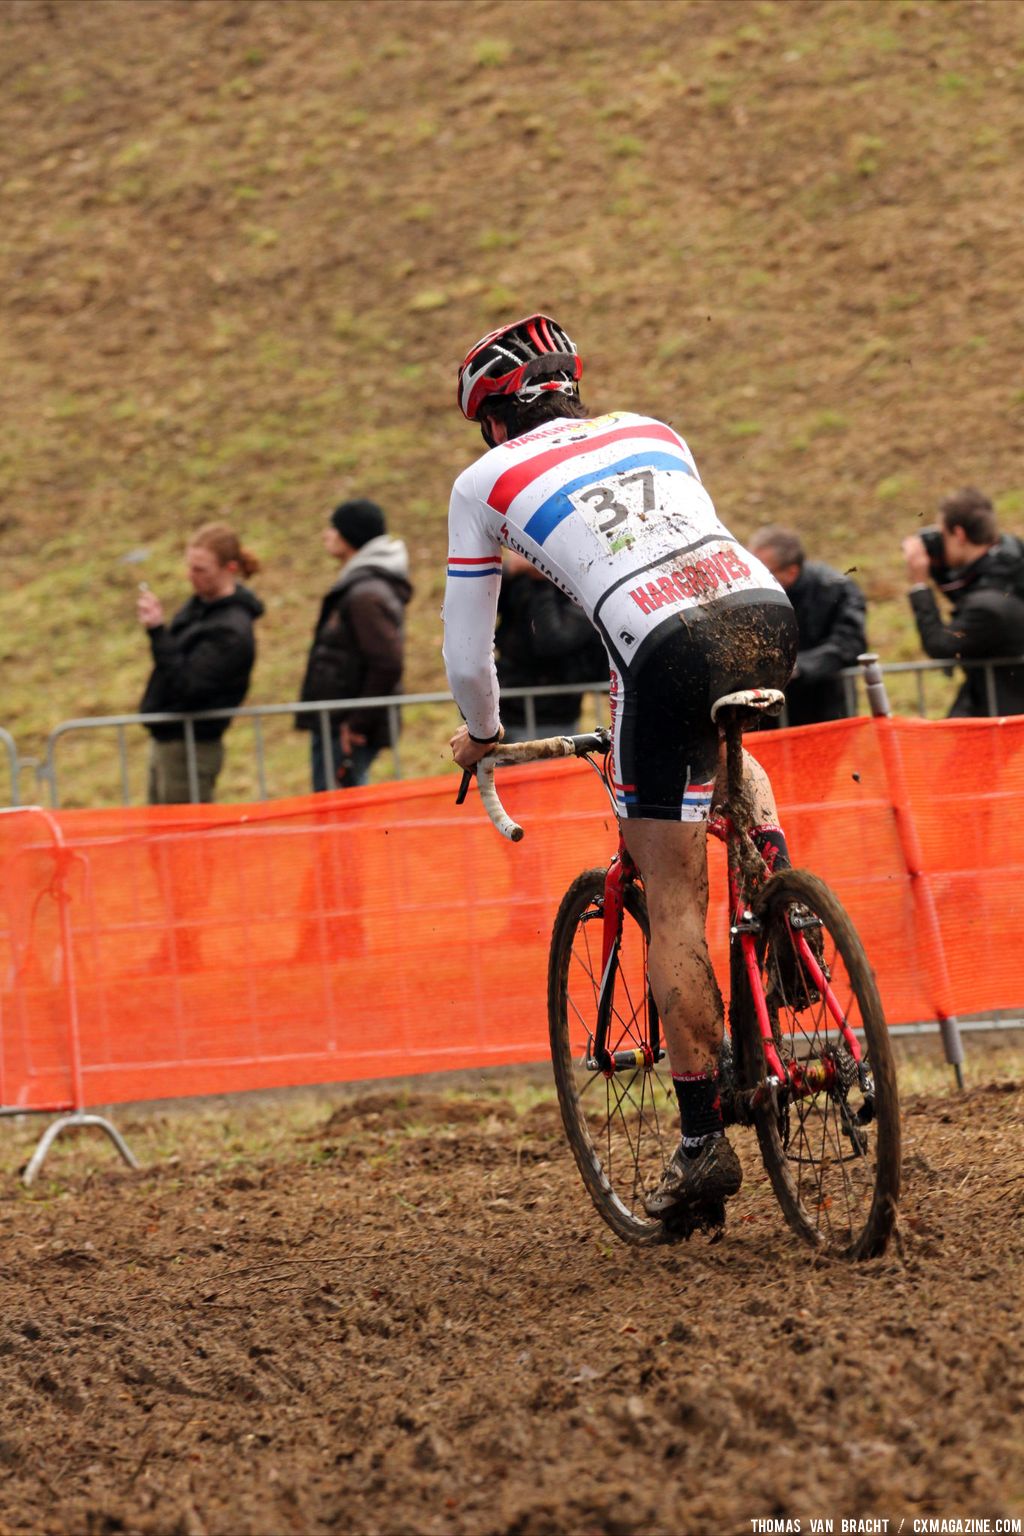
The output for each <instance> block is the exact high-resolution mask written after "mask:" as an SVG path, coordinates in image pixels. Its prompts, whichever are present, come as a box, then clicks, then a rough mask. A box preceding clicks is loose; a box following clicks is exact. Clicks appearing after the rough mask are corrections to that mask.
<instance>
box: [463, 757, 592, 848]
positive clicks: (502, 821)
mask: <svg viewBox="0 0 1024 1536" xmlns="http://www.w3.org/2000/svg"><path fill="white" fill-rule="evenodd" d="M575 751H576V749H575V747H574V746H573V743H572V740H571V738H570V737H568V736H548V737H546V738H545V740H544V741H514V742H509V744H508V745H507V746H506V745H505V744H504V743H499V744H498V745H497V746H496V747H495V748H494V750H493V752H489V753H488V754H487V756H486V757H482V758H481V759H480V761H479V762H478V763H477V765H476V781H477V784H478V785H479V786H480V799H481V800H482V801H483V806H484V810H485V811H486V812H487V814H488V816H489V817H490V818H491V820H492V821H493V823H494V825H495V826H496V827H497V829H498V831H499V832H500V833H501V835H502V837H507V838H508V840H509V842H510V843H519V842H522V839H523V836H524V833H523V829H522V827H521V826H520V825H519V823H518V822H517V821H513V820H512V817H511V816H510V815H509V814H508V812H507V811H506V809H505V807H504V806H503V805H502V803H501V801H500V800H499V798H498V791H497V790H496V789H495V787H494V770H495V768H506V767H509V766H510V765H511V764H513V763H536V762H540V761H541V760H542V759H546V758H549V757H572V756H574V755H575Z"/></svg>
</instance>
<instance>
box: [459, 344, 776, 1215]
mask: <svg viewBox="0 0 1024 1536" xmlns="http://www.w3.org/2000/svg"><path fill="white" fill-rule="evenodd" d="M581 373H582V364H581V361H580V358H579V355H578V353H577V350H576V347H575V345H574V344H573V342H572V341H571V340H570V339H569V337H568V336H567V335H566V333H565V331H564V330H562V328H561V327H560V326H559V325H558V324H557V323H556V322H555V321H554V320H552V319H550V317H548V316H546V315H541V314H535V315H529V316H527V317H526V318H525V319H523V320H517V321H515V322H514V323H512V324H511V325H504V326H501V327H499V329H498V330H495V331H492V332H491V333H490V334H489V335H487V336H485V337H483V339H482V340H480V341H478V342H477V343H476V345H475V346H474V347H472V348H471V349H470V351H469V353H468V355H467V357H466V359H465V361H464V362H463V364H462V366H461V368H460V369H459V377H458V401H459V406H460V408H461V410H462V413H463V415H464V416H465V417H466V418H467V419H468V420H469V421H475V422H477V423H478V424H479V426H480V430H481V432H482V434H483V438H484V441H485V443H486V444H487V447H488V450H489V451H488V452H487V453H485V454H484V455H483V456H482V457H481V458H479V459H477V460H476V462H475V463H473V464H471V465H470V466H469V468H468V469H466V470H464V471H463V473H462V474H461V475H460V476H459V477H458V479H457V480H456V482H455V485H454V487H453V489H452V495H451V505H450V510H449V549H450V555H449V561H448V582H447V587H446V591H445V602H444V659H445V665H446V668H447V671H448V679H449V682H450V685H451V689H452V693H453V694H454V697H455V700H456V703H457V704H458V706H459V708H460V710H461V712H462V716H463V719H464V721H465V724H464V725H463V726H461V727H460V728H459V730H458V731H457V732H456V733H455V735H454V736H453V737H452V740H451V747H452V753H453V756H454V758H455V761H456V762H457V763H458V764H459V766H460V767H462V768H471V767H472V766H473V765H474V764H475V763H477V762H479V760H480V759H481V758H482V757H483V756H484V755H485V754H486V753H487V752H488V751H489V750H490V749H491V748H492V746H493V744H494V743H495V742H496V741H498V740H499V739H500V737H501V735H502V729H501V723H500V719H499V709H498V684H497V678H496V676H495V669H494V659H493V637H494V619H495V609H496V605H497V599H498V589H499V584H500V573H501V551H502V549H503V548H506V549H510V550H513V551H515V553H517V554H519V555H522V556H523V557H525V558H526V559H527V560H529V561H531V562H532V563H533V564H534V565H535V566H536V567H537V568H538V569H539V570H540V571H542V572H543V574H544V575H545V576H546V577H547V578H548V579H549V580H550V581H552V582H554V583H555V585H556V586H557V587H560V588H561V589H562V591H564V592H567V593H568V594H569V596H570V597H571V598H573V599H574V600H575V601H576V602H577V603H578V604H579V605H580V607H581V608H582V609H583V610H584V612H585V613H586V614H587V616H588V618H589V619H590V620H591V621H592V623H593V624H594V626H595V627H596V629H597V631H598V633H599V634H600V636H601V639H602V640H603V641H604V644H605V647H606V649H607V651H608V657H609V663H610V668H611V700H610V702H611V719H612V753H613V757H612V763H613V787H614V791H615V796H616V801H617V808H618V813H619V816H620V818H621V821H622V830H623V836H624V840H625V844H626V847H627V849H628V850H629V853H630V856H631V857H632V858H633V859H634V861H635V863H636V864H637V866H638V868H639V869H640V872H641V875H642V877H643V882H644V888H645V891H646V894H647V903H648V908H649V915H650V924H651V938H650V950H649V971H650V980H651V986H652V989H653V993H654V998H655V1001H656V1003H657V1006H658V1009H659V1012H660V1014H661V1018H662V1021H663V1027H664V1032H665V1041H666V1045H667V1047H668V1053H669V1060H670V1064H671V1067H672V1075H673V1083H674V1086H675V1090H676V1095H677V1098H678V1101H679V1114H680V1124H681V1132H682V1135H681V1140H680V1144H679V1146H678V1148H677V1149H676V1151H675V1152H674V1154H673V1156H672V1158H671V1159H670V1160H669V1163H668V1165H667V1167H666V1169H665V1171H664V1173H663V1175H662V1178H661V1180H660V1182H659V1184H658V1185H657V1187H656V1188H655V1189H654V1190H653V1191H652V1192H650V1194H649V1195H648V1196H647V1199H646V1202H645V1203H646V1206H647V1210H648V1213H649V1214H650V1215H652V1216H663V1215H666V1214H668V1213H670V1212H672V1211H673V1210H675V1209H677V1208H680V1207H686V1208H691V1209H692V1208H698V1207H701V1206H704V1205H707V1204H711V1203H717V1202H719V1201H721V1200H724V1199H727V1198H728V1197H729V1196H731V1195H734V1194H735V1193H736V1191H737V1190H738V1189H739V1187H740V1183H741V1180H742V1176H743V1175H742V1169H741V1167H740V1163H739V1159H738V1157H737V1156H736V1153H735V1151H734V1150H733V1148H732V1147H731V1146H730V1145H729V1143H728V1141H727V1140H726V1138H725V1135H724V1130H723V1124H722V1113H721V1105H720V1101H719V1093H718V1061H719V1051H720V1047H721V1042H722V1037H723V1009H722V998H721V994H720V992H719V990H718V986H717V983H716V981H715V976H714V972H713V970H712V968H711V962H710V958H709V955H708V949H707V941H706V937H705V919H706V914H707V899H708V887H707V848H706V844H707V836H706V832H707V827H706V823H707V819H708V814H709V811H710V807H711V800H712V792H713V788H714V780H715V776H716V771H717V769H718V760H719V742H718V732H717V729H716V727H715V726H714V725H713V724H712V722H711V715H710V710H711V705H712V704H713V703H714V701H715V700H716V699H717V698H719V697H721V695H722V694H724V693H730V692H733V691H734V690H736V689H740V688H750V687H772V688H782V687H783V686H784V685H785V683H786V682H787V681H788V679H789V676H790V673H791V671H792V666H793V660H794V657H795V655H796V646H797V630H796V619H795V616H794V614H793V610H792V608H791V606H790V604H789V601H788V599H787V597H786V595H785V593H784V592H783V590H782V588H781V587H780V586H779V584H778V582H776V581H775V579H774V578H773V577H772V576H771V574H770V573H769V571H768V570H767V569H766V567H765V566H764V565H762V564H761V562H760V561H759V560H757V559H756V558H755V557H754V556H753V555H751V554H750V553H749V552H748V551H746V550H745V549H743V548H741V546H740V545H739V543H738V542H737V540H736V539H735V538H734V537H733V535H732V534H731V533H730V532H729V531H728V529H727V528H725V527H724V526H723V524H722V523H721V522H720V521H719V519H718V517H717V515H716V513H715V509H714V506H713V505H712V502H711V498H710V496H709V495H708V493H707V491H706V490H705V489H704V486H703V485H702V483H701V479H700V476H699V474H698V473H697V467H696V464H695V463H694V460H693V457H692V455H691V453H690V450H689V448H688V447H687V446H686V443H685V442H684V441H683V439H682V438H681V437H679V436H678V434H677V433H676V432H674V431H673V430H672V428H671V427H669V426H666V425H665V424H664V423H663V422H660V421H656V420H654V419H653V418H651V417H648V416H639V415H634V414H631V413H627V412H612V413H610V414H608V415H602V416H593V415H591V414H590V413H589V412H588V411H587V409H586V407H585V406H584V405H583V404H582V403H581V400H580V396H579V380H580V376H581ZM746 762H747V771H748V784H749V786H750V789H751V792H752V794H753V796H754V805H755V811H756V814H755V820H756V822H757V824H758V833H757V836H758V840H759V845H760V846H761V847H762V850H763V851H764V852H765V854H766V857H767V858H768V861H769V863H770V865H772V866H773V867H774V866H778V867H782V865H784V864H786V863H788V862H789V860H788V854H787V851H786V844H785V838H784V836H783V834H782V832H781V831H780V829H779V826H778V816H777V813H776V809H775V804H774V800H773V798H772V794H771V789H770V787H769V785H768V781H767V778H766V776H765V774H764V772H763V770H761V769H760V768H759V766H758V765H757V764H756V763H754V762H753V761H752V759H750V758H749V757H748V758H747V759H746Z"/></svg>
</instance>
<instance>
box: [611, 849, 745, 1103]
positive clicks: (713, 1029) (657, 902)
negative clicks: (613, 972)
mask: <svg viewBox="0 0 1024 1536" xmlns="http://www.w3.org/2000/svg"><path fill="white" fill-rule="evenodd" d="M622 830H623V837H624V839H625V843H626V847H627V848H628V849H629V852H630V854H631V855H632V857H633V859H634V860H635V861H636V863H637V865H638V866H639V868H640V873H641V875H642V876H643V882H644V890H645V892H646V894H647V910H648V915H649V917H650V923H651V943H650V953H649V956H648V968H649V973H650V980H651V990H652V992H653V993H654V1001H655V1002H656V1003H657V1005H658V1012H659V1014H660V1015H661V1021H662V1028H663V1030H664V1033H665V1044H666V1045H667V1047H668V1054H669V1060H670V1062H671V1064H672V1070H673V1072H676V1073H683V1072H706V1071H709V1070H710V1069H712V1068H713V1067H714V1066H715V1064H716V1062H717V1059H718V1047H719V1045H720V1044H721V1040H722V1028H723V1025H722V1017H723V1015H722V995H721V993H720V991H719V989H718V983H717V981H716V980H715V974H714V971H713V970H712V968H711V958H710V956H709V954H708V946H707V936H706V934H705V931H704V930H705V922H706V919H707V909H708V864H707V826H706V823H704V822H676V821H626V822H623V824H622Z"/></svg>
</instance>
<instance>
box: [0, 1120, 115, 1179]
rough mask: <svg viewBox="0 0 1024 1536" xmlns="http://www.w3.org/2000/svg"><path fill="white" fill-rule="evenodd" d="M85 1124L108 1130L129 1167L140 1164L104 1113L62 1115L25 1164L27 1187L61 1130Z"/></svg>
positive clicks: (23, 1175)
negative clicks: (104, 1116)
mask: <svg viewBox="0 0 1024 1536" xmlns="http://www.w3.org/2000/svg"><path fill="white" fill-rule="evenodd" d="M83 1125H95V1126H98V1127H99V1129H100V1130H101V1131H106V1133H107V1135H108V1136H109V1137H110V1139H111V1141H112V1142H113V1143H114V1146H115V1147H116V1148H117V1150H118V1151H119V1152H120V1154H121V1156H122V1158H123V1159H124V1161H125V1162H126V1163H127V1164H128V1167H129V1168H137V1167H138V1166H139V1165H138V1162H137V1161H136V1159H135V1157H134V1155H133V1153H132V1151H131V1148H130V1147H129V1146H128V1143H127V1142H126V1141H125V1139H124V1137H123V1136H122V1135H121V1132H120V1131H119V1130H118V1129H117V1126H116V1125H112V1124H111V1122H110V1121H109V1120H105V1119H104V1118H103V1116H102V1115H84V1114H74V1115H61V1116H60V1117H59V1118H58V1119H57V1120H53V1121H51V1123H50V1124H49V1125H48V1126H47V1127H46V1130H45V1131H44V1132H43V1134H42V1136H40V1138H39V1145H38V1146H37V1147H36V1149H35V1151H34V1152H33V1153H32V1156H31V1157H30V1158H29V1160H28V1163H27V1164H26V1166H25V1172H24V1173H23V1174H22V1176H21V1181H22V1183H23V1184H24V1185H25V1186H26V1188H29V1187H31V1186H32V1185H33V1184H34V1183H35V1181H36V1176H37V1174H38V1173H39V1170H40V1168H41V1167H42V1166H43V1164H44V1163H45V1161H46V1156H47V1153H48V1152H49V1150H50V1148H51V1147H52V1146H53V1143H54V1142H55V1141H56V1139H57V1137H58V1136H59V1135H60V1133H61V1131H66V1130H68V1129H69V1127H73V1128H74V1129H75V1130H78V1128H79V1127H80V1126H83Z"/></svg>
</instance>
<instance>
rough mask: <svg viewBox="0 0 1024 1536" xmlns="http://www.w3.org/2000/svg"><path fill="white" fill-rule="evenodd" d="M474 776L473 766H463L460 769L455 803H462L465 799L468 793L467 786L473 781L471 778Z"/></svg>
mask: <svg viewBox="0 0 1024 1536" xmlns="http://www.w3.org/2000/svg"><path fill="white" fill-rule="evenodd" d="M475 778H476V769H475V768H464V769H463V770H462V783H461V784H460V785H459V792H458V794H457V795H456V796H455V804H456V805H462V803H463V801H464V800H465V798H466V796H467V794H468V793H469V786H470V785H471V784H472V782H473V780H474V779H475Z"/></svg>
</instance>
